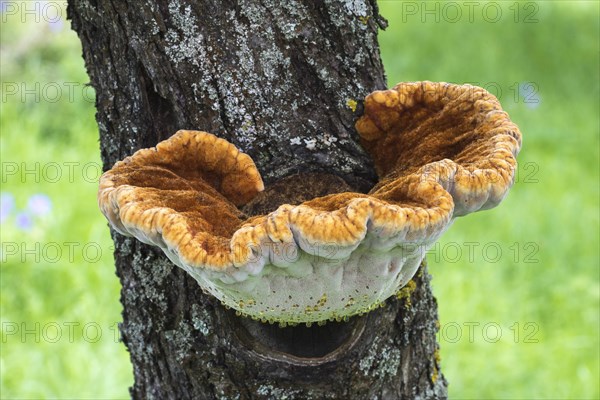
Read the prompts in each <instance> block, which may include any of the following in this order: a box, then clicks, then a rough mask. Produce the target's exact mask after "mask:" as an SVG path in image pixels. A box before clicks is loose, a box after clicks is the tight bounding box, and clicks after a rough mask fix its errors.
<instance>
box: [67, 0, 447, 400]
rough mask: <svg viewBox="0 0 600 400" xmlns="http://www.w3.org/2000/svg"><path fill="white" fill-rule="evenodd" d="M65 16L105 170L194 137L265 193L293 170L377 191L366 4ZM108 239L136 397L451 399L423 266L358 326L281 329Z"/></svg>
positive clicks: (256, 3)
mask: <svg viewBox="0 0 600 400" xmlns="http://www.w3.org/2000/svg"><path fill="white" fill-rule="evenodd" d="M68 12H69V17H70V18H71V19H72V22H73V29H74V30H75V31H76V32H77V33H78V35H79V37H80V39H81V42H82V44H83V56H84V58H85V62H86V67H87V70H88V73H89V76H90V79H91V84H92V85H93V87H94V88H95V90H96V96H97V100H96V108H97V115H96V118H97V121H98V126H99V131H100V149H101V155H102V159H103V162H104V168H105V169H108V168H110V167H111V166H112V165H113V164H114V163H115V162H116V161H117V160H120V159H122V158H124V157H125V156H127V155H130V154H132V153H133V152H134V151H135V150H137V149H140V148H144V147H151V146H154V145H155V144H156V143H157V142H159V141H160V140H163V139H166V138H167V137H169V136H170V135H172V134H173V133H175V132H176V131H177V130H178V129H197V130H204V131H207V132H211V133H214V134H216V135H217V136H220V137H222V138H225V139H227V140H229V141H230V142H232V143H234V144H235V145H236V146H238V147H239V148H241V149H242V150H243V151H244V152H246V153H248V154H249V155H250V156H251V157H252V159H253V160H254V161H255V163H256V164H257V166H258V168H259V170H260V171H261V174H262V176H263V179H264V181H265V183H266V184H267V186H269V185H271V184H275V183H276V182H277V181H281V180H282V178H285V177H288V176H290V175H294V174H297V173H311V174H318V173H327V174H330V175H336V176H337V177H334V178H333V179H334V180H337V181H339V182H338V184H336V185H338V186H337V187H338V189H337V190H345V189H343V188H345V187H346V186H347V187H350V188H352V189H353V190H357V191H363V192H364V191H367V190H368V189H369V188H370V187H371V186H372V185H373V184H374V183H375V182H376V176H375V173H374V168H373V165H372V162H371V160H370V159H369V157H368V155H367V154H366V153H365V151H364V150H363V149H362V148H361V146H360V145H359V144H358V136H357V134H356V132H355V130H354V127H353V125H354V121H355V120H356V118H357V116H358V115H360V101H361V99H363V98H364V96H365V95H366V94H368V93H369V92H371V91H373V90H376V89H383V88H385V86H386V85H385V76H384V72H383V67H382V65H381V60H380V57H379V47H378V44H377V31H378V29H379V28H380V27H383V25H384V24H385V21H384V20H383V18H381V17H380V16H379V14H378V10H377V6H376V4H375V3H374V1H360V0H357V1H333V0H325V1H320V2H309V1H297V0H290V1H285V2H275V1H272V0H238V1H223V2H213V1H209V0H198V1H184V0H171V1H166V0H140V1H136V2H134V1H131V0H69V5H68ZM340 178H341V179H340ZM284 181H285V180H284ZM305 194H306V193H304V194H303V195H305ZM309 194H311V195H312V194H314V195H317V194H318V193H316V194H315V193H309ZM298 196H299V197H295V198H294V199H290V200H289V202H293V201H295V200H298V199H300V196H301V195H298ZM273 201H281V200H273ZM255 206H256V208H257V209H260V207H267V206H266V205H265V204H264V201H262V200H260V201H257V202H256V204H255ZM113 240H114V242H115V262H116V268H117V275H118V276H119V278H120V280H121V283H122V286H123V288H122V291H121V302H122V303H123V323H122V324H121V326H120V329H121V333H122V338H123V341H124V343H125V345H126V346H127V348H128V350H129V352H130V355H131V362H132V364H133V370H134V377H135V382H134V385H133V387H132V388H131V395H132V397H134V398H139V399H148V398H156V399H168V398H172V399H185V398H197V399H280V398H288V399H375V398H377V399H400V398H407V399H408V398H416V397H421V398H445V397H446V386H447V384H446V381H445V380H444V378H443V376H442V375H441V373H440V370H439V367H440V366H439V357H438V345H437V342H436V332H437V329H438V323H437V306H436V302H435V299H434V298H433V296H432V293H431V289H430V286H429V279H430V278H429V275H428V274H427V272H426V267H425V266H422V268H421V270H420V272H419V274H418V275H417V276H416V277H415V282H416V284H417V285H416V289H415V290H414V291H412V292H411V293H409V294H408V295H407V296H404V297H402V298H401V299H395V298H394V299H390V300H388V301H387V304H386V306H385V307H383V308H380V309H377V310H375V311H373V312H371V313H369V314H368V315H365V316H362V317H354V318H351V319H350V320H349V321H348V322H341V323H329V324H327V325H325V326H319V325H318V324H313V325H312V326H311V327H310V328H308V327H306V326H296V327H286V328H279V327H277V326H269V325H263V324H261V323H258V322H254V321H251V320H244V319H240V318H239V317H236V316H235V314H234V313H233V311H231V310H225V309H224V308H223V307H222V306H221V305H220V304H218V302H217V301H215V300H214V299H213V298H211V297H209V296H206V295H204V294H203V293H202V292H201V290H200V288H199V286H198V285H197V283H196V282H195V281H194V280H193V279H192V278H191V277H189V276H187V275H186V274H185V272H184V271H182V270H180V269H178V268H176V267H174V266H173V265H172V264H171V263H170V262H169V261H168V260H167V258H166V257H165V256H164V255H163V254H162V253H161V252H160V251H159V250H158V249H155V248H152V247H150V246H146V245H144V244H141V243H139V242H137V241H135V240H133V239H131V238H125V237H123V236H120V235H118V234H115V233H114V232H113Z"/></svg>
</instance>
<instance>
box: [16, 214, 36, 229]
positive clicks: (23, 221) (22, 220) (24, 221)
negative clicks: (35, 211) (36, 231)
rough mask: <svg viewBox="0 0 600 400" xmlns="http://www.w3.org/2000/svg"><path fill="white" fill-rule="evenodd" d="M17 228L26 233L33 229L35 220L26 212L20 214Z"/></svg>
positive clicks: (17, 218) (17, 219)
mask: <svg viewBox="0 0 600 400" xmlns="http://www.w3.org/2000/svg"><path fill="white" fill-rule="evenodd" d="M16 224H17V228H19V229H22V230H24V231H28V230H30V229H31V228H33V220H32V219H31V216H30V215H29V214H28V213H26V212H20V213H18V214H17V217H16Z"/></svg>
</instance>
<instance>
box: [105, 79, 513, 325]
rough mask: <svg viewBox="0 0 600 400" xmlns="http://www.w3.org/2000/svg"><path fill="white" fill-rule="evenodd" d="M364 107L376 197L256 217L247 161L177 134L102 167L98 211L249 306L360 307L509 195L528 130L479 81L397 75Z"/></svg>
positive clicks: (335, 313)
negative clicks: (460, 220)
mask: <svg viewBox="0 0 600 400" xmlns="http://www.w3.org/2000/svg"><path fill="white" fill-rule="evenodd" d="M364 105H365V107H364V110H365V112H364V115H363V116H362V117H361V118H360V119H359V120H358V121H357V123H356V128H357V131H358V133H359V134H360V137H361V143H362V145H363V146H364V147H365V148H366V149H367V151H368V152H369V153H370V154H371V156H372V157H373V159H374V161H375V166H376V169H377V173H378V175H379V177H380V181H379V183H378V184H377V185H376V186H375V187H374V188H373V189H372V190H371V191H370V192H369V193H368V194H363V193H354V192H351V191H347V192H342V193H335V194H328V195H325V196H321V197H317V198H313V199H311V200H308V201H304V202H302V203H300V204H282V205H280V206H279V207H278V208H277V209H275V210H273V211H271V212H268V213H266V214H265V215H258V216H252V217H247V216H246V215H245V214H244V213H243V212H242V210H241V209H240V208H238V207H241V206H243V205H244V204H247V203H248V202H249V201H251V200H252V199H253V198H256V196H257V195H258V194H259V192H261V191H262V190H263V188H264V185H263V182H262V179H261V176H260V173H259V171H258V169H257V168H256V166H255V164H254V162H253V161H252V159H251V158H250V157H249V156H248V155H246V154H244V153H242V152H240V151H239V150H238V149H236V148H235V146H233V145H232V144H230V143H229V142H227V141H226V140H224V139H219V138H217V137H216V136H214V135H212V134H210V133H206V132H197V131H179V132H177V133H176V134H175V135H174V136H172V137H171V138H169V139H167V140H165V141H163V142H160V143H159V144H158V145H157V146H156V147H154V148H150V149H142V150H139V151H137V152H136V153H135V154H133V155H132V156H130V157H127V158H125V159H124V160H123V161H119V162H117V163H116V164H115V165H114V167H113V168H112V169H111V170H109V171H107V172H106V173H105V174H104V175H103V176H102V178H101V180H100V188H99V192H98V202H99V206H100V209H101V210H102V212H103V214H104V215H105V216H106V218H107V219H108V221H109V222H110V224H111V225H112V226H113V228H114V229H115V230H117V231H118V232H119V233H122V234H124V235H129V236H134V237H136V238H137V239H139V240H140V241H142V242H144V243H148V244H152V245H155V246H158V247H160V248H161V249H162V250H163V251H164V253H165V254H166V255H167V256H168V257H169V259H171V261H172V262H173V263H175V264H176V265H177V266H179V267H181V268H183V269H184V270H185V271H186V272H188V273H189V274H190V275H191V276H193V277H194V278H195V279H196V280H197V281H198V283H199V285H200V286H201V288H202V289H203V290H204V291H205V292H208V293H210V294H211V295H213V296H215V297H216V298H217V299H219V300H220V301H221V302H222V303H223V304H224V305H226V306H229V307H231V308H234V309H235V310H237V311H239V312H240V313H241V314H243V315H246V316H250V317H252V318H254V319H259V320H261V321H270V322H279V323H280V324H296V323H307V324H311V323H313V322H321V321H326V320H337V321H340V320H344V319H346V318H347V317H349V316H352V315H356V314H362V313H365V312H367V311H370V310H372V309H374V308H376V307H377V306H379V305H380V304H381V303H382V302H383V301H385V300H386V299H387V298H388V297H390V296H392V295H393V294H394V293H396V292H397V291H398V290H399V289H400V288H402V287H403V286H404V285H405V284H406V283H407V282H408V281H409V280H410V279H411V278H412V277H413V275H414V274H415V272H416V271H417V268H418V267H419V265H420V263H421V261H422V260H423V258H424V256H425V253H426V251H427V249H428V248H429V247H430V246H431V245H433V243H434V242H435V241H436V240H437V239H438V238H439V236H440V235H441V234H442V233H443V232H444V231H445V230H446V229H447V228H448V227H449V225H450V224H451V222H452V220H453V219H454V218H455V217H458V216H463V215H466V214H468V213H470V212H474V211H477V210H482V209H487V208H491V207H494V206H495V205H497V204H498V203H499V202H500V201H501V200H502V198H503V197H504V196H505V195H506V193H507V191H508V189H509V188H510V186H511V185H512V183H513V179H514V175H515V170H516V160H515V157H516V155H517V153H518V151H519V149H520V144H521V135H520V132H519V130H518V128H517V126H516V125H515V124H513V123H512V122H511V121H510V119H509V118H508V115H507V114H506V113H505V112H504V111H502V109H501V107H500V104H499V102H498V100H497V99H496V98H495V97H494V96H493V95H491V94H490V93H488V92H486V91H485V90H484V89H481V88H478V87H474V86H470V85H454V84H447V83H431V82H419V83H401V84H398V85H397V86H395V87H394V88H392V89H390V90H385V91H376V92H374V93H372V94H370V95H369V96H367V97H366V99H365V104H364Z"/></svg>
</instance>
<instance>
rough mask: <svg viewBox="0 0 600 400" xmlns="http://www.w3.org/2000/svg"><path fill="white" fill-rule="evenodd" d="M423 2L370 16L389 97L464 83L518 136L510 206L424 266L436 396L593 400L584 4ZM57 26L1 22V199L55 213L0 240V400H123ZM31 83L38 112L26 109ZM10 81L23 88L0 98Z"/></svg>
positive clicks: (89, 141) (595, 85)
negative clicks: (436, 344) (421, 84)
mask: <svg viewBox="0 0 600 400" xmlns="http://www.w3.org/2000/svg"><path fill="white" fill-rule="evenodd" d="M437 4H438V5H437V6H436V3H427V5H424V3H423V2H420V1H419V2H399V1H381V2H380V8H381V12H382V13H383V15H384V16H386V17H387V19H388V20H389V28H388V29H387V30H386V31H384V32H382V33H381V35H380V42H381V49H382V57H383V61H384V65H385V67H386V70H387V74H388V81H389V84H390V85H393V84H395V83H397V82H401V81H413V80H432V81H447V82H457V83H464V82H469V83H477V84H479V85H481V86H484V87H486V88H489V89H490V91H492V92H493V93H494V94H496V95H497V96H498V97H499V99H500V101H501V103H502V105H503V107H504V108H505V109H506V110H507V111H508V112H509V113H510V115H511V118H512V119H513V121H515V122H516V123H517V124H518V125H519V126H520V128H521V131H522V132H523V149H522V152H521V154H520V155H519V158H518V160H519V163H520V165H519V173H518V182H517V183H516V184H515V186H514V187H513V189H512V190H511V193H510V194H509V196H508V197H507V198H506V199H505V201H504V202H503V203H502V204H501V205H500V206H499V207H498V208H496V209H494V210H491V211H486V212H482V213H477V214H474V215H470V216H468V217H466V218H464V219H459V220H457V221H456V222H455V224H454V226H453V227H452V228H451V229H450V230H449V231H448V232H447V233H446V234H445V236H443V237H442V240H441V241H440V243H439V244H438V245H437V246H436V247H435V248H434V249H433V251H432V252H431V254H430V255H429V263H430V269H431V273H432V275H433V277H434V280H433V290H434V293H435V295H436V297H437V299H438V302H439V308H440V310H439V311H440V327H441V330H440V335H439V336H440V343H441V358H442V368H443V372H444V374H445V376H446V378H447V379H448V381H449V382H450V397H451V398H454V399H467V398H469V399H479V398H486V399H534V398H535V399H557V398H564V399H583V398H586V399H597V398H599V397H600V388H599V381H598V376H599V374H600V370H599V359H600V354H599V340H600V339H599V313H600V310H599V308H600V307H599V304H600V296H599V293H600V284H599V282H600V277H599V209H600V207H599V206H600V205H599V148H600V143H599V97H600V93H599V90H600V89H599V70H600V63H599V58H598V57H599V50H600V49H599V25H598V17H599V9H598V2H595V1H589V2H582V1H576V2H575V1H574V2H550V1H545V2H537V3H534V2H522V3H516V2H512V1H511V2H493V4H494V5H493V7H494V8H493V9H492V8H489V6H488V8H487V9H486V10H485V14H484V10H483V6H484V5H485V4H486V3H476V4H478V6H476V7H475V8H474V9H473V13H472V16H470V15H469V13H468V9H467V6H465V4H466V3H465V2H454V3H453V4H458V5H459V6H460V10H461V13H462V15H461V16H457V14H456V8H452V7H453V6H445V5H444V4H446V3H437ZM413 7H416V11H415V9H414V8H413ZM424 7H427V9H428V10H434V13H433V14H427V13H424V12H423V11H424ZM436 7H438V8H437V9H436ZM498 9H499V10H500V12H501V16H500V18H498V20H496V18H497V14H496V13H495V11H497V10H498ZM517 10H518V14H516V12H517ZM64 15H65V14H63V18H62V20H61V21H59V22H58V23H55V24H48V23H47V22H46V21H44V20H43V19H42V20H40V21H39V22H36V21H35V20H34V19H35V18H34V17H28V18H26V19H27V21H25V22H23V21H21V16H19V15H18V16H17V17H14V16H6V15H1V14H0V18H2V23H1V32H0V33H1V38H0V50H1V53H0V56H1V62H2V65H1V70H0V78H1V80H2V88H1V90H2V93H1V94H2V96H3V98H2V101H1V102H0V107H1V110H0V115H1V119H0V133H1V139H0V156H1V161H2V179H1V185H2V188H1V191H2V193H5V194H6V193H10V194H11V195H13V196H14V199H15V207H16V209H24V208H25V207H26V203H27V200H28V198H29V197H30V196H31V195H33V194H36V193H42V194H46V195H47V196H49V198H50V199H51V201H52V204H53V209H52V212H51V213H50V214H49V215H46V216H43V217H38V218H36V219H34V226H33V228H32V229H31V230H29V231H23V230H20V229H18V227H17V226H16V220H15V214H14V213H13V214H12V215H11V216H9V217H8V219H7V220H5V221H4V222H3V223H2V225H1V241H2V248H1V250H0V252H1V253H0V258H1V259H2V260H1V261H2V267H1V270H0V272H1V295H0V300H1V310H0V311H1V322H2V338H1V340H2V342H1V354H0V368H1V374H0V385H1V386H0V390H1V392H0V394H1V397H2V398H7V399H8V398H127V397H128V391H127V390H128V386H129V385H130V384H131V383H132V373H131V367H130V364H129V360H128V355H127V352H126V350H125V348H124V346H123V345H122V344H121V343H119V342H118V340H117V338H116V337H115V328H116V325H115V324H116V323H118V322H119V321H120V320H121V316H120V311H121V306H120V304H119V301H118V299H119V282H118V279H117V278H116V276H115V274H114V265H113V258H112V243H111V240H110V236H109V233H108V229H107V227H106V222H105V220H104V218H103V217H102V216H101V215H100V213H99V212H98V210H97V207H96V198H95V196H96V189H97V184H96V183H95V179H97V175H98V166H99V165H100V159H99V154H98V153H99V151H98V141H97V134H98V133H97V127H96V124H95V121H94V106H93V99H91V97H92V96H93V95H90V93H92V92H91V90H89V89H85V88H84V87H83V84H84V83H86V82H88V78H87V76H86V73H85V70H84V66H83V61H82V59H81V48H80V44H79V42H78V39H77V36H76V35H75V34H74V33H73V32H71V31H70V30H69V23H68V21H65V20H64V19H65V18H64ZM436 15H437V16H438V18H439V19H438V20H437V21H436ZM61 24H63V25H61ZM36 82H40V85H41V86H40V90H39V91H38V92H40V91H41V92H42V98H41V99H40V101H36V99H35V98H34V95H33V94H29V95H25V98H22V96H23V95H24V92H23V90H22V89H23V88H27V89H30V88H35V83H36ZM52 82H56V83H58V85H59V87H60V88H61V97H60V99H58V100H56V101H48V100H49V99H52V100H55V98H56V95H55V94H56V91H55V92H52V88H53V87H55V86H52V85H50V83H52ZM67 82H73V85H71V86H72V87H73V91H72V96H71V98H69V97H70V96H69V93H68V90H67V89H68V86H67V85H65V83H67ZM14 83H16V84H18V85H25V86H19V91H18V93H17V94H16V95H10V94H9V93H8V89H10V88H12V86H10V87H9V86H7V85H9V84H14ZM75 84H77V85H75ZM528 84H529V85H531V87H532V88H533V90H528V89H527V87H526V85H528ZM44 91H46V93H45V94H46V96H45V98H44ZM535 100H537V103H536V102H533V101H535ZM69 162H70V163H73V164H66V163H69ZM22 163H24V164H22ZM36 163H37V164H36ZM49 163H57V165H58V169H56V168H55V165H54V164H49ZM48 165H52V167H48ZM15 166H16V168H17V172H16V173H13V172H12V169H13V168H14V167H15ZM23 167H26V168H27V169H28V171H29V172H28V173H26V172H27V171H24V168H23ZM51 168H55V169H54V170H52V169H51ZM55 171H59V172H60V173H61V175H60V176H59V177H58V179H57V176H56V175H55V174H54V172H55ZM15 245H16V246H17V248H18V253H17V254H11V253H12V252H14V246H15ZM86 245H87V247H85V248H84V246H86ZM11 246H12V247H11ZM36 246H37V247H36ZM69 249H73V251H71V252H70V251H69ZM470 249H471V251H469V250H470ZM98 251H99V252H98ZM36 254H41V255H42V256H41V257H40V258H39V259H36ZM36 324H39V325H36ZM71 329H72V330H71ZM15 330H16V331H15Z"/></svg>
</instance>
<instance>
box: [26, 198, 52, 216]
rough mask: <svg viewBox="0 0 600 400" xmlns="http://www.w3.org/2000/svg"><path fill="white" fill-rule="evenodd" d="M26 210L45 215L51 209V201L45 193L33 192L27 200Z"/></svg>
mask: <svg viewBox="0 0 600 400" xmlns="http://www.w3.org/2000/svg"><path fill="white" fill-rule="evenodd" d="M27 210H29V211H30V212H31V213H32V214H33V215H39V216H43V215H46V214H48V213H49V212H50V211H52V201H51V200H50V198H49V197H48V196H46V195H45V194H41V193H38V194H34V195H32V196H31V197H30V198H29V200H28V201H27Z"/></svg>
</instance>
